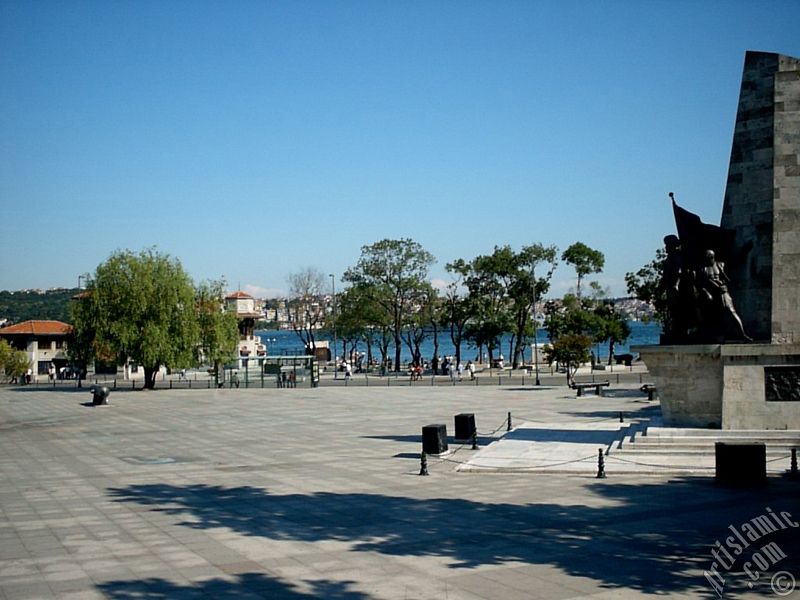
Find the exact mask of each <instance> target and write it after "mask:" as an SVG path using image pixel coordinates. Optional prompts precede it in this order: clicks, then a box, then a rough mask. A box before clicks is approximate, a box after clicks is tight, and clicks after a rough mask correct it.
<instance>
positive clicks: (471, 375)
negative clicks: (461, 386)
mask: <svg viewBox="0 0 800 600" xmlns="http://www.w3.org/2000/svg"><path fill="white" fill-rule="evenodd" d="M467 371H468V372H469V380H470V381H475V363H474V362H472V361H469V362H467Z"/></svg>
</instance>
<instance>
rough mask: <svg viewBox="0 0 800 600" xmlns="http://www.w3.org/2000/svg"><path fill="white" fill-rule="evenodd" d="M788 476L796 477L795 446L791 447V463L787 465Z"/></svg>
mask: <svg viewBox="0 0 800 600" xmlns="http://www.w3.org/2000/svg"><path fill="white" fill-rule="evenodd" d="M789 477H791V478H792V479H797V448H792V463H791V466H790V467H789Z"/></svg>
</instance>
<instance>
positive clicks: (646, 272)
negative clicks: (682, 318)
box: [625, 248, 671, 329]
mask: <svg viewBox="0 0 800 600" xmlns="http://www.w3.org/2000/svg"><path fill="white" fill-rule="evenodd" d="M666 258H667V253H666V252H665V251H664V249H663V248H659V249H658V250H656V256H655V258H654V259H653V260H651V261H650V262H649V263H647V264H646V265H644V266H643V267H642V268H641V269H639V270H638V271H636V272H635V273H626V274H625V284H626V286H627V288H628V293H629V294H631V295H632V296H634V297H635V298H637V299H639V300H642V301H643V302H647V303H648V304H649V305H650V306H652V307H653V317H654V318H655V320H656V321H658V322H659V323H661V324H662V325H664V326H665V327H664V328H665V329H671V327H670V324H669V323H668V322H667V321H668V318H669V314H668V311H667V290H666V288H665V287H664V284H663V276H664V263H665V261H666Z"/></svg>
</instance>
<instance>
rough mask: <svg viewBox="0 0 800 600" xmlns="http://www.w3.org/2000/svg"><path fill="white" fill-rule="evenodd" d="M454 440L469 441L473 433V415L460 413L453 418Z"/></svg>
mask: <svg viewBox="0 0 800 600" xmlns="http://www.w3.org/2000/svg"><path fill="white" fill-rule="evenodd" d="M455 422H456V439H457V440H471V439H472V435H473V434H474V433H475V431H476V428H475V415H474V414H473V413H461V414H460V415H456V416H455Z"/></svg>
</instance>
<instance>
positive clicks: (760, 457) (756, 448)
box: [714, 442, 767, 485]
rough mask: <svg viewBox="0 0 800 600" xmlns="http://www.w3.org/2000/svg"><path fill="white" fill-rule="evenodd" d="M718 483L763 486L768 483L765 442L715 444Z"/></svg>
mask: <svg viewBox="0 0 800 600" xmlns="http://www.w3.org/2000/svg"><path fill="white" fill-rule="evenodd" d="M714 456H715V459H716V466H717V475H716V481H717V483H724V484H732V485H761V484H764V483H766V482H767V447H766V446H765V445H764V443H763V442H748V443H744V442H737V443H731V442H717V443H716V444H714Z"/></svg>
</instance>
